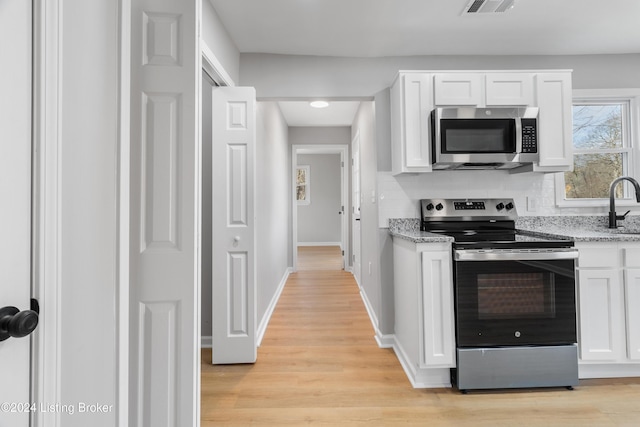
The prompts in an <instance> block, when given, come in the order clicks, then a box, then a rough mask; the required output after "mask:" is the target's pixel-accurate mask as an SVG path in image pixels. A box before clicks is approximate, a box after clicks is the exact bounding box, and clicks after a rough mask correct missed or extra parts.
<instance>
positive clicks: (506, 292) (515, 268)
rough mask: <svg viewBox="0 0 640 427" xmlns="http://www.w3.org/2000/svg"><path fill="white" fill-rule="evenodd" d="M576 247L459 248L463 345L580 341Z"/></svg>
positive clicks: (457, 278)
mask: <svg viewBox="0 0 640 427" xmlns="http://www.w3.org/2000/svg"><path fill="white" fill-rule="evenodd" d="M577 255H578V252H577V250H575V249H573V248H571V249H569V248H565V249H554V250H553V251H546V252H538V251H530V250H529V251H526V250H525V251H517V250H513V251H511V250H495V251H491V250H455V251H454V265H455V268H454V283H455V300H456V301H455V307H456V337H457V344H458V347H492V346H513V345H540V344H545V345H555V344H572V343H575V342H576V302H575V269H574V262H575V259H576V258H577Z"/></svg>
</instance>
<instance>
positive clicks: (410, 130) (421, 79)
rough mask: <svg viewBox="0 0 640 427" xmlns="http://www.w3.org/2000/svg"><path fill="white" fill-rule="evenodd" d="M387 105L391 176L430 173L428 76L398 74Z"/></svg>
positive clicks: (411, 73)
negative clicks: (392, 174) (389, 126)
mask: <svg viewBox="0 0 640 427" xmlns="http://www.w3.org/2000/svg"><path fill="white" fill-rule="evenodd" d="M391 104H392V105H391V127H392V129H393V131H392V134H391V145H392V150H391V163H392V167H393V172H394V173H406V172H431V146H430V140H431V121H430V114H431V110H433V108H434V105H433V85H432V84H431V74H428V73H421V72H417V73H414V72H407V73H401V74H400V75H399V76H398V78H397V79H396V81H395V83H394V84H393V86H392V87H391Z"/></svg>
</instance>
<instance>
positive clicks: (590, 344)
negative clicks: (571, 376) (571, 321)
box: [578, 269, 625, 361]
mask: <svg viewBox="0 0 640 427" xmlns="http://www.w3.org/2000/svg"><path fill="white" fill-rule="evenodd" d="M622 298H623V295H622V286H621V285H620V273H619V270H617V269H602V270H578V300H579V304H578V318H579V322H580V327H579V337H578V343H579V344H580V359H581V360H597V361H616V360H619V359H621V358H624V357H625V354H624V339H623V337H624V322H623V316H624V314H623V313H624V307H623V304H622V301H623V299H622Z"/></svg>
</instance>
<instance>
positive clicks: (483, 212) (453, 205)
mask: <svg viewBox="0 0 640 427" xmlns="http://www.w3.org/2000/svg"><path fill="white" fill-rule="evenodd" d="M420 213H421V217H422V219H423V220H429V219H432V220H441V219H444V220H447V219H449V220H457V219H462V218H466V219H468V218H470V217H481V218H485V219H486V218H487V217H488V218H495V219H499V220H515V219H516V218H517V217H518V214H517V212H516V206H515V202H514V201H513V199H507V198H505V199H423V200H420Z"/></svg>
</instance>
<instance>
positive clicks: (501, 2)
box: [462, 0, 515, 15]
mask: <svg viewBox="0 0 640 427" xmlns="http://www.w3.org/2000/svg"><path fill="white" fill-rule="evenodd" d="M514 3H515V0H471V1H470V2H469V4H467V6H466V7H465V8H464V10H463V11H462V14H463V15H466V14H469V13H502V12H506V11H507V10H509V9H511V8H512V7H513V5H514Z"/></svg>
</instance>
